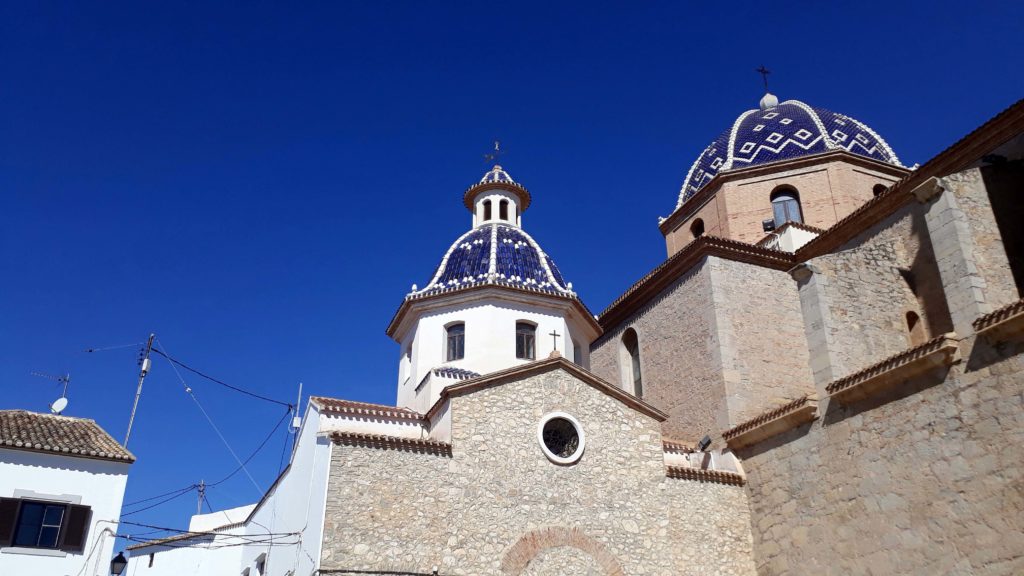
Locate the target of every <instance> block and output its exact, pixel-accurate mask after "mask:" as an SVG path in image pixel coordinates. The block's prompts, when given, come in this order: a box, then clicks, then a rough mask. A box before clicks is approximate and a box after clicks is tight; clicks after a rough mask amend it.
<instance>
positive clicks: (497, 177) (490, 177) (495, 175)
mask: <svg viewBox="0 0 1024 576" xmlns="http://www.w3.org/2000/svg"><path fill="white" fill-rule="evenodd" d="M488 182H506V183H509V184H515V183H516V181H515V180H513V179H512V177H511V176H509V174H508V172H505V170H504V169H503V168H502V167H501V166H499V165H497V164H495V165H494V168H491V169H490V170H488V171H487V173H486V174H484V177H483V178H481V179H480V184H486V183H488Z"/></svg>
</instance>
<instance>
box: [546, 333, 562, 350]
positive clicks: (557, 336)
mask: <svg viewBox="0 0 1024 576" xmlns="http://www.w3.org/2000/svg"><path fill="white" fill-rule="evenodd" d="M548 336H551V341H552V342H554V348H552V350H558V338H559V337H561V334H559V333H558V332H556V331H554V330H552V331H551V333H550V334H548Z"/></svg>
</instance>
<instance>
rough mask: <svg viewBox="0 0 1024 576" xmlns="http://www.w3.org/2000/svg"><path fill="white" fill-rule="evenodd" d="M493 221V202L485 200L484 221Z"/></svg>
mask: <svg viewBox="0 0 1024 576" xmlns="http://www.w3.org/2000/svg"><path fill="white" fill-rule="evenodd" d="M490 219H491V201H490V200H484V221H485V222H486V221H488V220H490Z"/></svg>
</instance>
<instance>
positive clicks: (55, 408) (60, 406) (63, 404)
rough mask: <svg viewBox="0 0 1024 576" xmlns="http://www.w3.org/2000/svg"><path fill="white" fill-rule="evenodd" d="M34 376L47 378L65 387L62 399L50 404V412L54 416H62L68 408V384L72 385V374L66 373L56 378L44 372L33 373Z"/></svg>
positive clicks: (61, 395)
mask: <svg viewBox="0 0 1024 576" xmlns="http://www.w3.org/2000/svg"><path fill="white" fill-rule="evenodd" d="M32 375H33V376H39V377H40V378H46V379H47V380H53V381H55V382H57V383H58V384H63V385H64V390H63V391H61V393H60V398H57V399H56V400H54V401H53V404H50V412H53V413H54V414H60V413H61V412H63V411H64V410H65V409H66V408H67V407H68V384H71V374H70V373H66V374H64V375H63V376H54V375H52V374H45V373H43V372H33V373H32Z"/></svg>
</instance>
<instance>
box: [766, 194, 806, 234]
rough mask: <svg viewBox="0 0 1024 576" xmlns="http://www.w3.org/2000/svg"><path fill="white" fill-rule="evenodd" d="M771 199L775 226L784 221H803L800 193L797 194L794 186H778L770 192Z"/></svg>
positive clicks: (780, 224)
mask: <svg viewBox="0 0 1024 576" xmlns="http://www.w3.org/2000/svg"><path fill="white" fill-rule="evenodd" d="M771 200H772V214H773V216H774V217H775V227H776V228H778V227H779V226H782V225H783V224H785V223H786V222H797V223H802V222H803V221H804V216H803V213H802V212H801V210H800V195H799V194H797V191H796V189H795V188H791V187H783V188H779V189H777V190H776V191H775V192H772V195H771Z"/></svg>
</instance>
